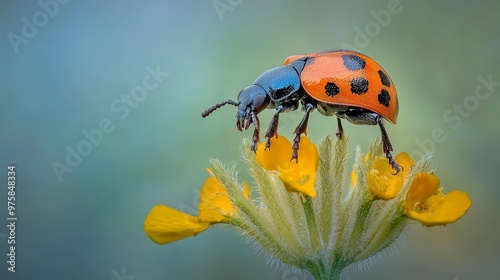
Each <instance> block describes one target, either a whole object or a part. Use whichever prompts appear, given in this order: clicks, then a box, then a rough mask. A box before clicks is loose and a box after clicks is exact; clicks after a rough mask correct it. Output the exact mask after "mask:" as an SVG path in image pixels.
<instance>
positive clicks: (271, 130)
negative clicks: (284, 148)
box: [265, 105, 284, 150]
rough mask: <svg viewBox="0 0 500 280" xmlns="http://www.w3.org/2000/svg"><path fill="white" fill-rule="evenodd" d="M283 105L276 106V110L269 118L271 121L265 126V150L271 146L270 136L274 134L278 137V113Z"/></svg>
mask: <svg viewBox="0 0 500 280" xmlns="http://www.w3.org/2000/svg"><path fill="white" fill-rule="evenodd" d="M283 108H284V107H283V105H279V106H278V107H276V111H275V112H274V115H273V118H272V119H271V122H270V123H269V127H268V128H267V131H266V136H265V137H266V138H267V140H266V150H267V149H270V148H271V138H273V137H274V136H276V138H278V123H279V115H280V113H281V111H282V110H283Z"/></svg>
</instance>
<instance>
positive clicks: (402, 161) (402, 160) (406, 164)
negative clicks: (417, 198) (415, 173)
mask: <svg viewBox="0 0 500 280" xmlns="http://www.w3.org/2000/svg"><path fill="white" fill-rule="evenodd" d="M394 161H396V163H397V164H399V165H401V167H403V170H402V172H403V175H404V176H405V177H406V176H408V174H410V169H411V168H412V167H413V166H414V165H415V162H414V161H413V159H412V158H411V157H410V155H408V153H407V152H401V153H399V154H398V155H397V156H396V157H395V158H394Z"/></svg>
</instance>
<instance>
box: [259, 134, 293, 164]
mask: <svg viewBox="0 0 500 280" xmlns="http://www.w3.org/2000/svg"><path fill="white" fill-rule="evenodd" d="M265 148H266V143H265V142H262V143H260V144H259V147H257V154H256V156H255V159H256V160H257V162H258V163H259V164H260V165H261V166H262V167H264V168H265V169H267V170H278V169H279V168H280V166H281V165H283V164H285V163H288V162H290V158H291V156H292V144H290V142H289V141H288V140H287V139H286V138H285V137H283V136H279V137H278V138H272V139H271V147H270V148H269V149H268V150H265Z"/></svg>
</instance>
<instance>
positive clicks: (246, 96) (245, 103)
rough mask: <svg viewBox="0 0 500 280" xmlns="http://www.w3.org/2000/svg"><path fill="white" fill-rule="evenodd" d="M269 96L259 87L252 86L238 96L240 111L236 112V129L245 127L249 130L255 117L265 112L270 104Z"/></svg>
mask: <svg viewBox="0 0 500 280" xmlns="http://www.w3.org/2000/svg"><path fill="white" fill-rule="evenodd" d="M269 100H270V99H269V96H268V95H267V93H266V91H265V90H264V89H263V88H262V87H260V86H258V85H251V86H248V87H246V88H244V89H242V90H241V91H240V93H239V94H238V111H237V112H236V127H237V128H238V130H240V131H241V129H242V128H243V127H244V128H245V129H248V127H249V126H250V124H251V123H252V122H254V119H255V115H256V114H258V113H260V112H261V111H262V110H264V109H265V108H266V107H267V105H268V104H269Z"/></svg>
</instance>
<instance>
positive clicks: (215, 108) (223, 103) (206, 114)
mask: <svg viewBox="0 0 500 280" xmlns="http://www.w3.org/2000/svg"><path fill="white" fill-rule="evenodd" d="M227 104H229V105H233V106H238V105H239V104H240V103H239V102H236V101H233V100H231V99H228V100H227V101H222V102H221V103H217V104H215V105H214V106H212V107H210V108H208V109H206V110H205V111H203V112H201V117H202V118H206V117H207V116H208V115H210V114H212V112H213V111H215V110H217V109H219V108H220V107H222V106H224V105H227Z"/></svg>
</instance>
